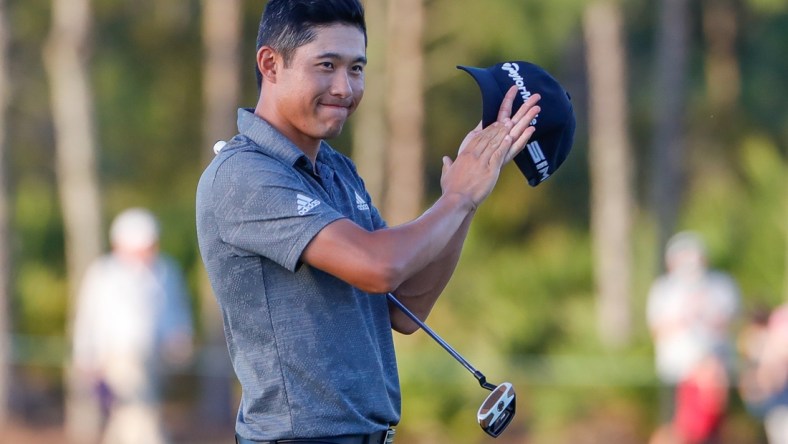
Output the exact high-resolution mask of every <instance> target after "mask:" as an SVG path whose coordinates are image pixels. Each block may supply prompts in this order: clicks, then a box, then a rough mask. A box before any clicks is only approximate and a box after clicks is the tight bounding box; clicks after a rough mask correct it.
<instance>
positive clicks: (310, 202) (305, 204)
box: [296, 194, 320, 216]
mask: <svg viewBox="0 0 788 444" xmlns="http://www.w3.org/2000/svg"><path fill="white" fill-rule="evenodd" d="M296 204H297V205H298V215H299V216H303V215H304V214H306V213H308V212H309V210H311V209H312V208H315V207H316V206H318V205H320V201H319V200H317V199H312V198H309V197H306V196H304V195H303V194H297V195H296Z"/></svg>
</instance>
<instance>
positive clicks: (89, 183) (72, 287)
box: [44, 0, 103, 442]
mask: <svg viewBox="0 0 788 444" xmlns="http://www.w3.org/2000/svg"><path fill="white" fill-rule="evenodd" d="M91 25H92V17H91V9H90V2H89V0H52V28H51V31H50V34H49V37H48V39H47V42H46V46H45V48H44V63H45V67H46V70H47V74H48V77H49V84H50V87H51V101H52V117H53V122H54V129H55V170H56V173H57V180H58V192H59V196H60V205H61V208H62V212H63V224H64V230H65V251H66V272H67V278H68V281H69V298H70V304H69V307H70V309H71V311H72V312H73V308H74V307H75V299H76V295H77V289H78V287H79V282H80V280H81V278H82V275H83V273H84V271H85V269H86V268H87V266H88V265H89V263H90V262H91V261H92V260H93V259H95V258H96V257H97V256H99V255H100V254H101V252H102V239H103V235H102V228H101V205H100V200H99V184H98V178H97V171H96V151H97V149H96V135H95V123H94V111H93V101H92V97H91V90H90V80H89V74H88V60H89V53H90V48H89V42H90V38H91V35H90V34H91V28H92V26H91ZM71 314H72V313H69V316H68V319H69V323H70V320H71V318H72V316H71ZM68 333H70V325H69V326H68V327H67V334H68ZM66 368H67V369H69V370H67V371H66V373H67V375H66V381H67V384H68V385H69V388H68V393H69V395H68V399H67V401H66V427H67V428H68V432H69V434H70V437H71V438H72V439H73V440H74V442H90V440H91V439H93V438H94V436H95V433H96V431H97V429H96V425H97V424H96V419H97V418H96V411H95V410H94V409H91V408H90V404H89V403H88V402H86V401H87V400H86V399H85V397H82V396H79V393H80V392H81V390H80V387H79V383H80V381H78V380H76V379H75V378H74V376H73V372H72V371H71V370H70V365H67V366H66Z"/></svg>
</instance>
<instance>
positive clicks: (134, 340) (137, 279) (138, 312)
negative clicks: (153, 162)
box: [73, 208, 192, 444]
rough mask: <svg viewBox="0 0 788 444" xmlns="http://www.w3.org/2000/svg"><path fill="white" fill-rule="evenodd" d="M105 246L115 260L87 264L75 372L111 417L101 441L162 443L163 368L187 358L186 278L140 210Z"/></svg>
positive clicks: (122, 220) (120, 220)
mask: <svg viewBox="0 0 788 444" xmlns="http://www.w3.org/2000/svg"><path fill="white" fill-rule="evenodd" d="M110 243H111V244H112V253H111V254H109V255H106V256H103V257H101V258H99V259H97V260H96V261H95V262H94V263H93V264H91V266H90V267H89V269H88V270H87V272H86V274H85V278H84V279H83V281H82V286H81V289H80V293H79V301H78V305H77V311H76V317H75V322H74V354H73V359H74V366H75V369H76V371H77V375H78V376H79V377H80V379H81V381H80V383H81V384H84V385H86V386H88V387H89V388H90V389H91V390H93V391H94V393H96V394H97V395H98V397H99V398H100V399H99V401H101V404H103V405H102V407H104V409H105V410H106V414H108V421H107V426H106V430H105V432H104V436H103V439H102V442H104V443H112V444H124V443H128V444H132V443H141V442H145V443H151V444H157V443H165V442H167V439H166V434H165V431H164V429H163V427H162V421H161V419H162V418H161V411H160V405H159V404H160V398H161V390H160V382H161V378H162V377H163V376H164V375H163V372H162V371H163V370H164V369H165V365H164V364H174V365H182V364H185V363H186V361H187V360H188V359H189V358H190V356H191V352H192V342H191V341H192V324H191V312H190V309H189V305H188V297H187V292H186V286H185V283H184V281H183V275H182V273H181V270H180V267H178V266H177V265H176V264H175V262H173V261H172V260H171V259H170V258H169V257H167V256H164V255H163V254H161V253H159V248H158V246H159V228H158V224H157V222H156V218H155V217H154V216H153V214H151V213H150V212H149V211H147V210H145V209H142V208H131V209H128V210H125V211H123V212H122V213H121V214H119V215H118V216H117V217H116V218H115V220H114V221H113V222H112V227H111V228H110Z"/></svg>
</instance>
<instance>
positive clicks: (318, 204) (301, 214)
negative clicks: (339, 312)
mask: <svg viewBox="0 0 788 444" xmlns="http://www.w3.org/2000/svg"><path fill="white" fill-rule="evenodd" d="M213 201H214V202H213V203H214V208H215V211H216V218H217V220H218V222H219V235H220V237H221V239H222V241H223V242H225V243H227V244H228V245H231V246H233V247H234V248H235V249H236V251H235V253H236V254H237V255H239V256H244V255H259V256H263V257H266V258H268V259H270V260H272V261H274V262H276V263H277V264H279V265H281V266H282V267H285V268H286V269H288V270H291V271H295V269H296V268H297V266H298V263H299V259H300V257H301V253H302V252H303V250H304V248H306V246H307V245H308V244H309V242H310V241H311V240H312V238H314V236H315V235H316V234H317V233H318V232H320V230H322V229H323V228H324V227H325V226H326V225H328V224H330V223H331V222H333V221H336V220H338V219H341V218H343V217H344V216H343V215H342V214H341V213H339V212H338V211H336V210H335V209H334V208H332V207H331V206H330V205H328V204H327V203H326V202H325V199H324V197H323V196H320V195H318V194H316V193H315V192H312V191H310V190H309V187H307V186H306V185H305V184H304V182H303V181H302V180H301V179H300V178H299V176H298V175H297V173H296V172H295V171H292V169H290V168H288V167H287V166H285V165H283V164H281V163H280V162H278V161H276V160H273V159H271V158H269V157H267V156H265V155H263V154H260V153H257V152H241V153H237V154H235V155H233V156H231V157H230V158H229V159H227V160H226V161H225V162H224V163H223V164H222V165H221V167H220V168H219V169H218V171H217V174H216V177H215V181H214V184H213Z"/></svg>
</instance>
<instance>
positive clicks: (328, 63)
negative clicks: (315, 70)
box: [320, 62, 334, 69]
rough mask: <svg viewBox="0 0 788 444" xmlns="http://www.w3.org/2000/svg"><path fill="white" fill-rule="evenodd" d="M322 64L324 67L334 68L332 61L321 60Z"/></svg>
mask: <svg viewBox="0 0 788 444" xmlns="http://www.w3.org/2000/svg"><path fill="white" fill-rule="evenodd" d="M320 66H321V67H323V68H326V69H333V68H334V64H333V63H331V62H321V63H320Z"/></svg>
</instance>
